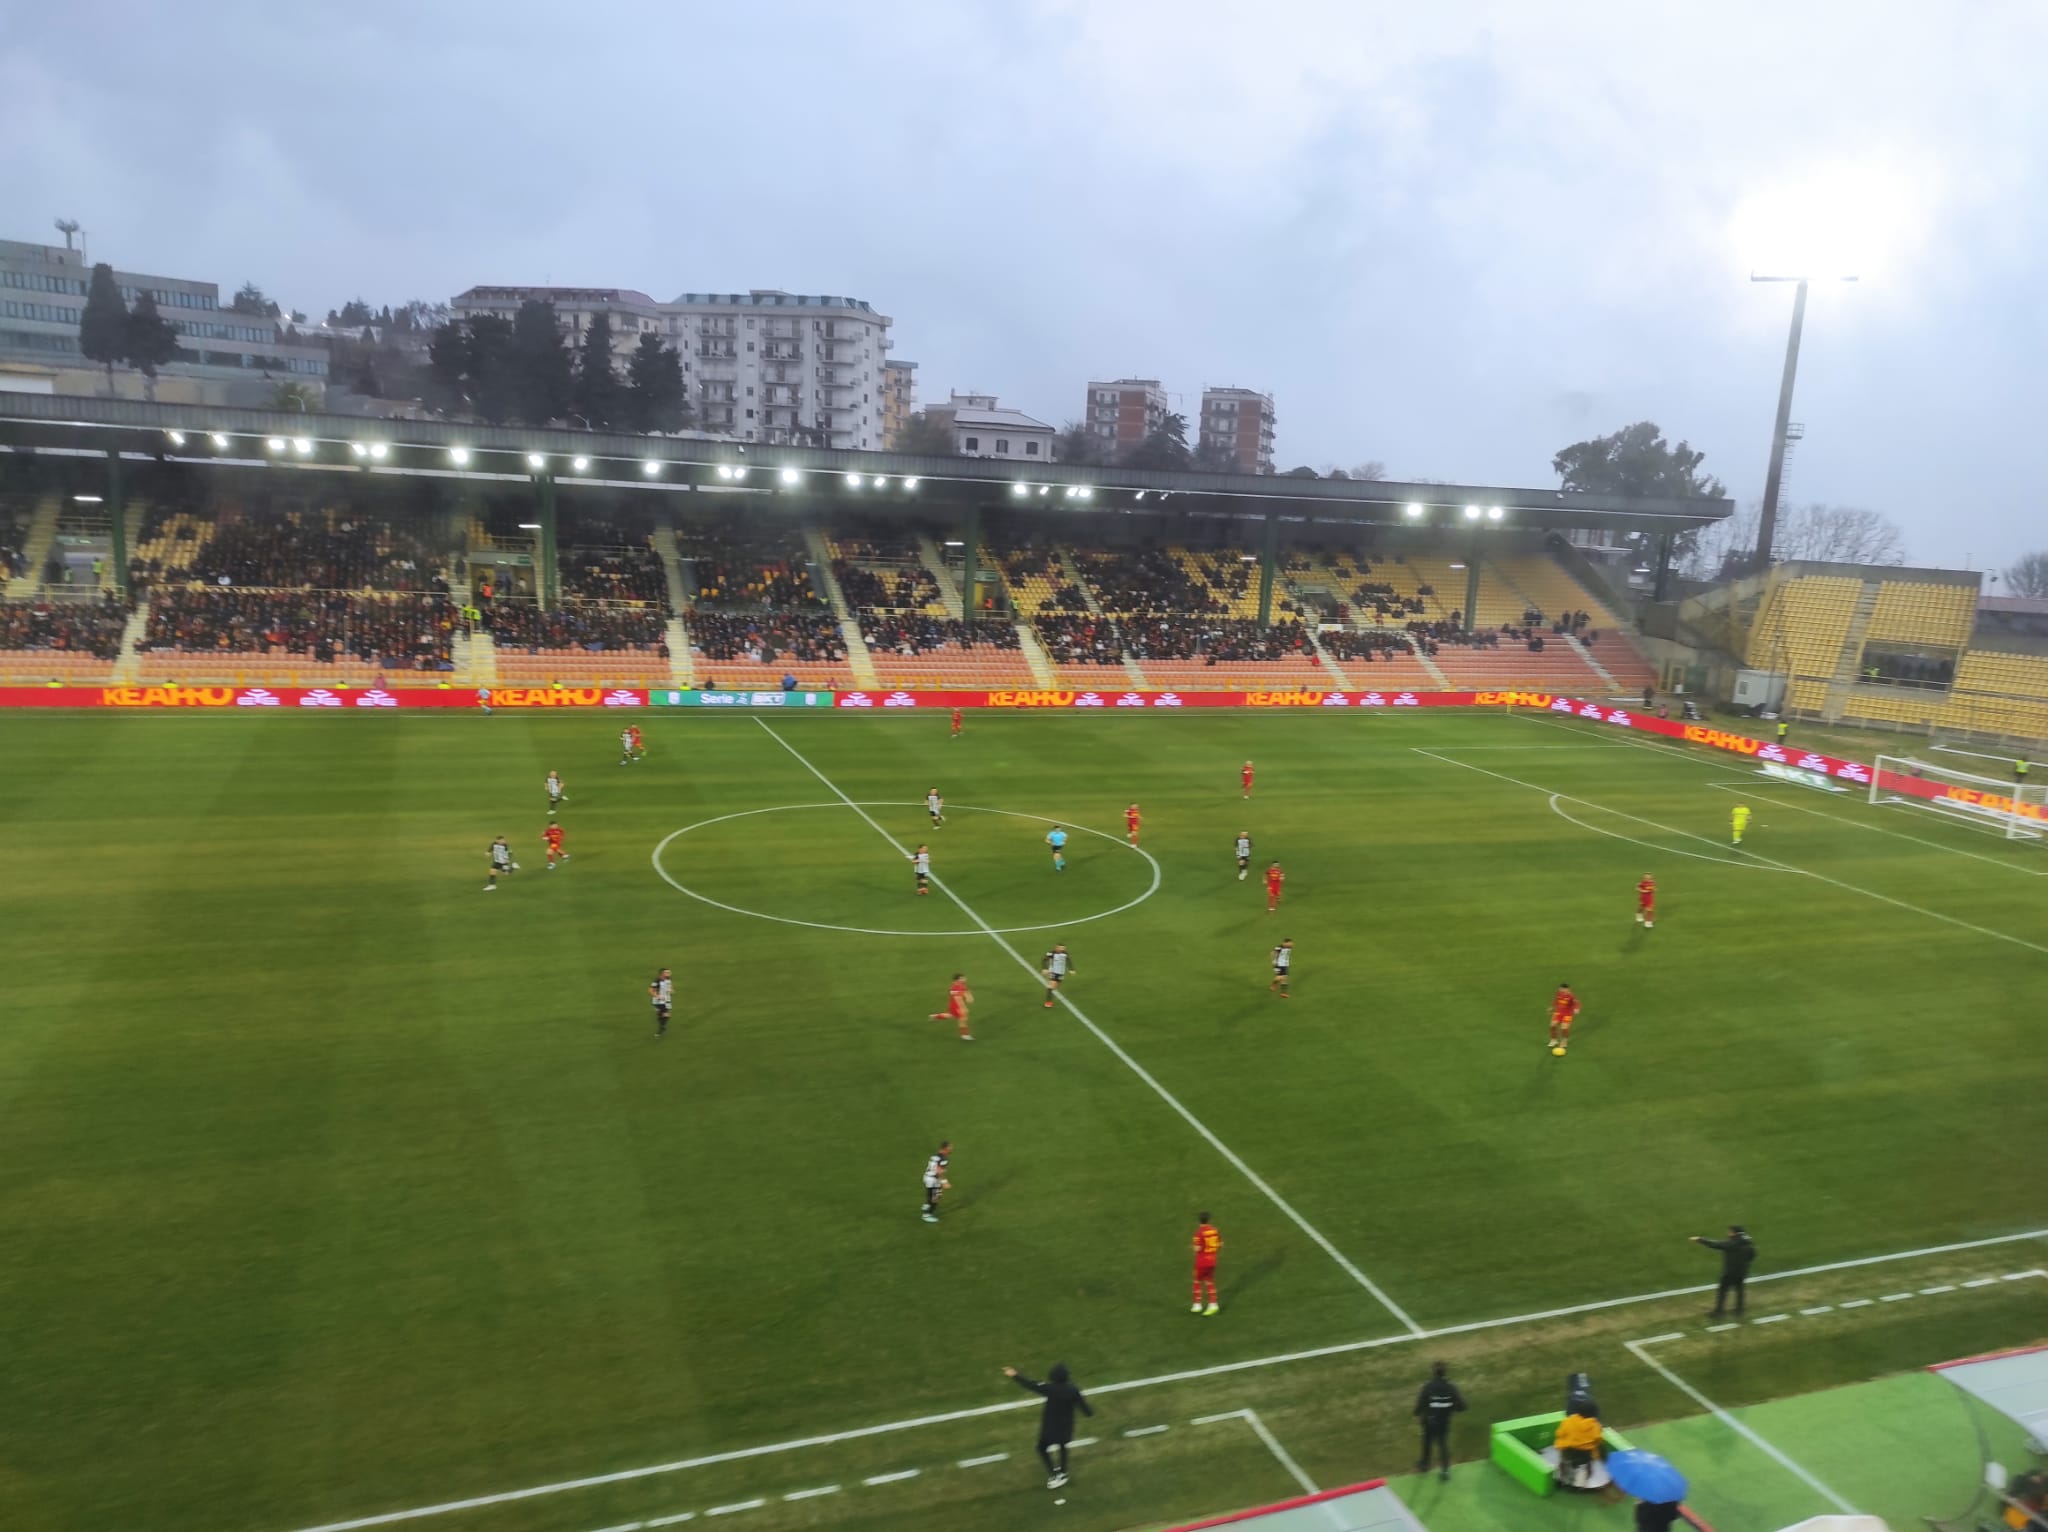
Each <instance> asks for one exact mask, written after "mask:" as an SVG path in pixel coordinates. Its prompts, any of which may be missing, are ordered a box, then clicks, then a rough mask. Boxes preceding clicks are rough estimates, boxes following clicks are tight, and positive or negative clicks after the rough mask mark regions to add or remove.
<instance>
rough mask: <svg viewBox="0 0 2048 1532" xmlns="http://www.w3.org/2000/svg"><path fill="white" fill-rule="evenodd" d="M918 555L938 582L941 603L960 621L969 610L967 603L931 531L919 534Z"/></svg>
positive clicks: (949, 613)
mask: <svg viewBox="0 0 2048 1532" xmlns="http://www.w3.org/2000/svg"><path fill="white" fill-rule="evenodd" d="M917 556H918V560H919V561H920V562H921V563H922V564H923V565H924V568H925V573H927V574H929V575H930V576H931V577H932V579H933V580H934V581H935V582H937V584H938V587H939V604H940V605H941V606H943V607H944V608H945V609H946V615H947V616H948V617H950V618H952V619H953V620H954V621H955V622H958V621H959V620H960V618H961V617H962V616H964V615H965V613H966V610H967V603H966V602H965V601H963V600H962V599H961V595H960V586H959V584H958V582H957V581H955V580H954V578H953V572H952V571H951V570H949V569H948V568H947V567H946V556H945V554H943V553H941V552H940V551H939V545H938V544H937V543H935V542H933V541H932V539H931V534H930V533H929V532H920V533H918V534H917Z"/></svg>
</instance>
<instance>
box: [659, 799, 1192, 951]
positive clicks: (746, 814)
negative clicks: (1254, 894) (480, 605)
mask: <svg viewBox="0 0 2048 1532" xmlns="http://www.w3.org/2000/svg"><path fill="white" fill-rule="evenodd" d="M840 807H843V805H841V804H838V803H780V804H776V805H774V806H773V807H771V808H765V809H741V810H740V811H739V812H738V813H736V814H719V815H717V816H715V817H714V818H711V819H700V820H698V821H697V822H696V823H695V824H693V825H684V826H683V827H682V828H681V829H680V830H675V831H672V832H670V833H669V834H667V835H664V836H663V837H662V838H661V839H660V840H659V841H657V842H656V843H655V847H654V851H653V853H652V855H651V858H650V859H651V860H652V861H653V863H654V871H655V875H656V876H657V877H659V878H660V879H661V881H662V882H664V883H666V884H667V885H668V886H669V887H670V888H672V889H674V890H675V891H676V892H677V893H679V894H684V895H687V896H688V897H689V898H692V899H695V900H696V901H697V902H698V903H699V904H708V905H710V906H711V907H712V908H713V909H715V910H724V911H725V912H726V913H727V914H731V915H746V916H749V917H751V918H752V919H755V920H772V921H774V922H775V923H776V924H778V925H785V926H804V927H806V928H808V929H810V930H812V931H850V932H852V933H853V934H854V935H855V936H913V937H936V936H947V937H953V936H979V935H981V932H980V931H896V930H881V929H877V928H874V927H870V926H842V925H835V924H833V923H832V922H831V921H825V920H798V919H797V918H796V917H795V916H792V915H770V914H768V913H766V912H765V911H762V910H749V909H745V908H742V907H741V906H740V905H737V904H727V903H725V902H724V901H723V900H719V899H714V898H712V897H711V896H710V895H709V894H700V893H698V892H697V890H695V889H694V888H691V887H690V886H689V885H688V884H685V883H679V882H677V881H676V880H675V879H674V878H673V877H671V876H670V875H669V870H668V869H667V868H666V867H664V866H663V865H662V863H661V854H662V852H664V851H666V850H667V849H668V848H669V845H670V844H671V843H672V842H674V841H676V840H678V839H680V838H681V837H683V836H685V835H688V834H689V833H690V832H691V831H692V830H702V829H704V828H706V827H707V826H709V825H716V824H724V823H725V822H726V821H727V820H728V819H749V818H752V817H753V816H754V815H756V814H789V813H795V812H798V811H800V810H803V809H837V808H840ZM864 807H867V808H878V809H908V808H922V807H924V805H923V804H922V803H868V804H866V805H864ZM948 807H950V808H952V809H954V810H955V811H956V812H958V813H963V814H1002V815H1004V816H1006V817H1007V818H1010V819H1033V820H1036V821H1037V822H1038V823H1040V824H1048V825H1050V824H1059V825H1067V826H1068V827H1070V828H1071V829H1074V830H1078V831H1080V832H1081V833H1082V834H1083V835H1099V836H1101V837H1102V838H1103V839H1104V840H1106V841H1110V842H1112V843H1113V844H1115V845H1119V846H1122V845H1128V844H1129V843H1128V842H1126V841H1123V840H1119V839H1118V838H1117V837H1116V836H1114V835H1112V834H1111V833H1110V832H1109V831H1107V830H1096V829H1091V828H1090V827H1089V826H1087V825H1080V824H1074V823H1073V821H1071V820H1067V819H1053V818H1051V817H1050V816H1049V815H1045V814H1020V813H1017V812H1016V811H1015V810H1012V809H984V808H977V807H976V806H974V805H973V804H967V803H962V804H951V805H948ZM863 817H865V816H863ZM868 822H869V823H870V824H872V823H874V821H873V820H869V821H868ZM1131 849H1132V850H1134V851H1136V852H1137V853H1138V855H1140V856H1142V857H1143V858H1144V859H1145V860H1146V861H1147V862H1149V863H1150V864H1151V866H1152V883H1151V886H1150V887H1149V888H1147V889H1146V890H1145V891H1144V892H1143V893H1142V894H1140V895H1138V897H1137V898H1135V899H1132V900H1129V901H1127V902H1126V903H1123V904H1120V905H1118V906H1117V907H1116V908H1115V909H1113V910H1103V911H1101V912H1100V913H1098V914H1094V915H1077V916H1075V917H1074V918H1073V919H1072V920H1054V921H1048V922H1046V923H1045V924H1043V925H1036V926H1003V927H1002V928H1001V929H1002V930H1003V932H1004V933H1005V934H1008V935H1013V936H1015V935H1022V934H1024V933H1026V932H1030V931H1053V930H1061V929H1064V928H1065V927H1067V926H1085V925H1089V924H1092V923H1093V922H1095V921H1098V920H1107V919H1109V917H1110V916H1112V915H1121V914H1123V912H1124V911H1125V910H1131V909H1136V908H1137V907H1138V906H1139V905H1141V904H1143V903H1144V902H1145V901H1146V900H1147V899H1150V898H1151V897H1152V896H1153V895H1154V894H1156V893H1158V892H1159V886H1160V883H1161V882H1162V881H1163V879H1164V876H1165V875H1164V874H1163V873H1162V872H1161V871H1160V868H1159V861H1158V859H1157V858H1156V857H1154V856H1153V855H1152V853H1151V852H1149V851H1147V850H1145V849H1144V847H1142V846H1133V847H1131ZM956 902H957V901H956Z"/></svg>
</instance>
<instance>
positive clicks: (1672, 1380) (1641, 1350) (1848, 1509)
mask: <svg viewBox="0 0 2048 1532" xmlns="http://www.w3.org/2000/svg"><path fill="white" fill-rule="evenodd" d="M1669 1338H1670V1337H1668V1336H1658V1337H1655V1338H1654V1339H1651V1340H1645V1341H1625V1342H1623V1344H1624V1345H1626V1346H1627V1347H1628V1349H1629V1350H1630V1351H1631V1352H1633V1353H1634V1355H1635V1358H1636V1360H1637V1361H1639V1362H1641V1363H1642V1364H1643V1365H1644V1366H1645V1367H1648V1368H1649V1369H1650V1370H1651V1371H1652V1372H1654V1373H1656V1374H1657V1375H1658V1376H1659V1377H1661V1378H1663V1379H1664V1381H1665V1382H1667V1383H1669V1384H1670V1385H1671V1386H1672V1387H1673V1388H1675V1389H1677V1390H1678V1391H1679V1392H1680V1393H1682V1394H1684V1395H1685V1396H1686V1397H1687V1398H1689V1399H1691V1400H1692V1401H1693V1403H1695V1404H1697V1405H1698V1406H1699V1407H1700V1408H1701V1409H1703V1410H1705V1411H1706V1412H1707V1413H1708V1414H1710V1415H1712V1416H1713V1417H1714V1418H1715V1419H1716V1420H1718V1421H1720V1422H1721V1424H1722V1425H1724V1426H1726V1427H1728V1429H1729V1430H1731V1431H1733V1432H1734V1433H1735V1434H1736V1435H1737V1436H1740V1437H1741V1438H1742V1439H1743V1440H1744V1441H1746V1442H1748V1443H1749V1444H1750V1445H1751V1446H1753V1447H1756V1448H1758V1449H1759V1450H1761V1451H1762V1452H1763V1453H1764V1454H1765V1455H1766V1456H1767V1457H1769V1458H1771V1459H1772V1460H1773V1461H1775V1462H1776V1463H1778V1464H1779V1466H1781V1467H1783V1468H1787V1469H1789V1470H1791V1472H1792V1473H1793V1474H1794V1475H1795V1476H1797V1477H1798V1479H1799V1480H1800V1481H1801V1482H1802V1483H1804V1484H1805V1485H1806V1486H1807V1488H1809V1489H1811V1490H1813V1491H1814V1492H1815V1493H1816V1494H1818V1495H1819V1496H1820V1497H1821V1498H1822V1499H1823V1500H1825V1501H1827V1502H1828V1504H1830V1505H1832V1506H1833V1507H1834V1508H1835V1509H1836V1510H1838V1511H1840V1512H1841V1513H1842V1514H1843V1515H1844V1516H1854V1515H1855V1514H1856V1507H1854V1506H1853V1505H1851V1504H1849V1502H1848V1501H1846V1500H1844V1499H1843V1498H1842V1497H1841V1496H1840V1495H1838V1494H1836V1493H1835V1492H1834V1491H1833V1490H1831V1489H1829V1488H1828V1487H1827V1486H1826V1485H1825V1484H1823V1483H1821V1481H1820V1480H1819V1479H1816V1478H1815V1477H1814V1476H1813V1475H1812V1474H1810V1473H1808V1472H1807V1471H1806V1470H1805V1469H1804V1468H1801V1467H1800V1466H1799V1465H1798V1464H1797V1463H1795V1462H1793V1461H1792V1459H1790V1458H1788V1457H1787V1456H1785V1454H1784V1453H1782V1452H1780V1451H1779V1450H1778V1449H1777V1448H1776V1447H1773V1446H1772V1445H1771V1444H1770V1443H1769V1442H1767V1441H1765V1440H1764V1439H1763V1438H1762V1437H1761V1436H1759V1435H1757V1434H1756V1432H1754V1431H1752V1430H1751V1429H1750V1428H1749V1427H1748V1426H1746V1425H1744V1424H1743V1423H1742V1422H1741V1421H1739V1420H1737V1419H1736V1418H1735V1417H1734V1416H1733V1415H1730V1414H1729V1413H1728V1412H1727V1411H1726V1410H1724V1409H1722V1408H1721V1406H1719V1405H1718V1404H1716V1403H1714V1401H1713V1400H1711V1399H1709V1398H1708V1397H1707V1396H1706V1395H1705V1394H1703V1393H1701V1392H1700V1391H1699V1390H1698V1389H1696V1388H1694V1387H1693V1386H1692V1385H1691V1384H1690V1383H1688V1382H1686V1381H1685V1379H1683V1378H1681V1377H1680V1376H1679V1375H1678V1374H1677V1373H1675V1372H1673V1371H1672V1370H1671V1369H1670V1368H1668V1367H1666V1366H1665V1365H1664V1364H1663V1363H1662V1362H1660V1361H1658V1360H1657V1359H1656V1358H1655V1357H1653V1356H1651V1355H1650V1353H1649V1350H1648V1348H1649V1347H1651V1346H1654V1345H1658V1344H1661V1343H1662V1342H1663V1341H1665V1340H1668V1339H1669Z"/></svg>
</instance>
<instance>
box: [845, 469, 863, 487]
mask: <svg viewBox="0 0 2048 1532" xmlns="http://www.w3.org/2000/svg"><path fill="white" fill-rule="evenodd" d="M846 487H847V488H848V489H859V488H860V475H859V474H857V473H850V474H848V475H847V476H846Z"/></svg>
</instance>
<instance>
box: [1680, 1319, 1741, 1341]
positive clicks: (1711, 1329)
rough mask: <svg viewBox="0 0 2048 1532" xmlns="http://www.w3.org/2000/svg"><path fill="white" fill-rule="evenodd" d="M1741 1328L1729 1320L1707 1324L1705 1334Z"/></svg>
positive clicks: (1716, 1333)
mask: <svg viewBox="0 0 2048 1532" xmlns="http://www.w3.org/2000/svg"><path fill="white" fill-rule="evenodd" d="M1741 1328H1742V1326H1740V1325H1738V1324H1735V1323H1732V1322H1731V1323H1728V1324H1719V1325H1708V1326H1707V1334H1709V1335H1719V1334H1720V1333H1721V1332H1722V1331H1723V1330H1739V1329H1741ZM1667 1339H1668V1337H1667Z"/></svg>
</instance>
